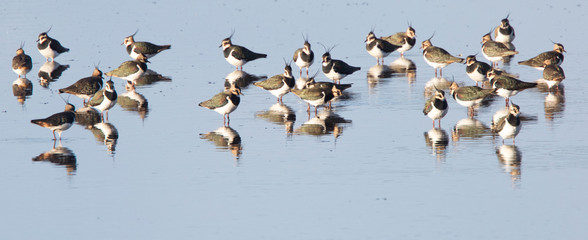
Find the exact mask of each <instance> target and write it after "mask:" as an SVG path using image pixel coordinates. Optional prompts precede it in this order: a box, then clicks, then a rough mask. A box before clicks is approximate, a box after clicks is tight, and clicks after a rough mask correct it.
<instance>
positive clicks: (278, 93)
mask: <svg viewBox="0 0 588 240" xmlns="http://www.w3.org/2000/svg"><path fill="white" fill-rule="evenodd" d="M269 92H270V93H271V94H272V95H274V96H276V97H277V98H279V97H281V96H284V95H286V93H288V92H290V87H288V85H287V84H284V85H282V87H281V88H278V89H276V90H269Z"/></svg>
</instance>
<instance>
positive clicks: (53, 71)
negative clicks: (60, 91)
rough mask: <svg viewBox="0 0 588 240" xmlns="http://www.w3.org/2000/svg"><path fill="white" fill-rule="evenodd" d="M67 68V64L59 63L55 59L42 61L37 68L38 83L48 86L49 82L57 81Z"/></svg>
mask: <svg viewBox="0 0 588 240" xmlns="http://www.w3.org/2000/svg"><path fill="white" fill-rule="evenodd" d="M68 68H69V65H61V64H59V63H58V62H56V61H51V62H45V63H43V65H42V66H41V68H40V69H39V84H41V86H42V87H44V88H47V87H49V84H50V83H52V82H55V81H57V79H59V78H60V77H61V74H62V73H63V72H64V71H65V70H67V69H68Z"/></svg>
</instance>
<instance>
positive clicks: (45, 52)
mask: <svg viewBox="0 0 588 240" xmlns="http://www.w3.org/2000/svg"><path fill="white" fill-rule="evenodd" d="M39 52H41V55H43V57H45V58H47V59H49V58H51V59H54V58H55V57H57V56H59V53H58V52H56V51H53V50H52V49H51V48H49V46H47V47H46V48H45V49H41V50H39Z"/></svg>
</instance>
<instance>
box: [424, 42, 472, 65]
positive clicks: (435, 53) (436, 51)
mask: <svg viewBox="0 0 588 240" xmlns="http://www.w3.org/2000/svg"><path fill="white" fill-rule="evenodd" d="M425 57H426V58H427V59H428V60H429V61H431V62H436V63H452V62H460V63H461V62H463V58H458V57H454V56H452V55H451V54H449V53H448V52H447V51H445V49H443V48H439V47H435V46H430V47H428V48H427V50H426V52H425Z"/></svg>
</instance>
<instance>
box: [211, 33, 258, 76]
mask: <svg viewBox="0 0 588 240" xmlns="http://www.w3.org/2000/svg"><path fill="white" fill-rule="evenodd" d="M231 37H232V34H231V36H229V37H228V38H225V39H223V41H222V42H221V45H220V46H219V47H222V48H223V54H224V55H225V59H226V60H227V62H229V63H230V64H231V65H233V66H235V67H236V68H237V69H241V70H243V65H245V64H246V63H248V62H251V61H253V60H255V59H258V58H266V57H267V54H263V53H255V52H253V51H251V50H249V49H247V48H245V47H242V46H239V45H233V43H232V42H231Z"/></svg>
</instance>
